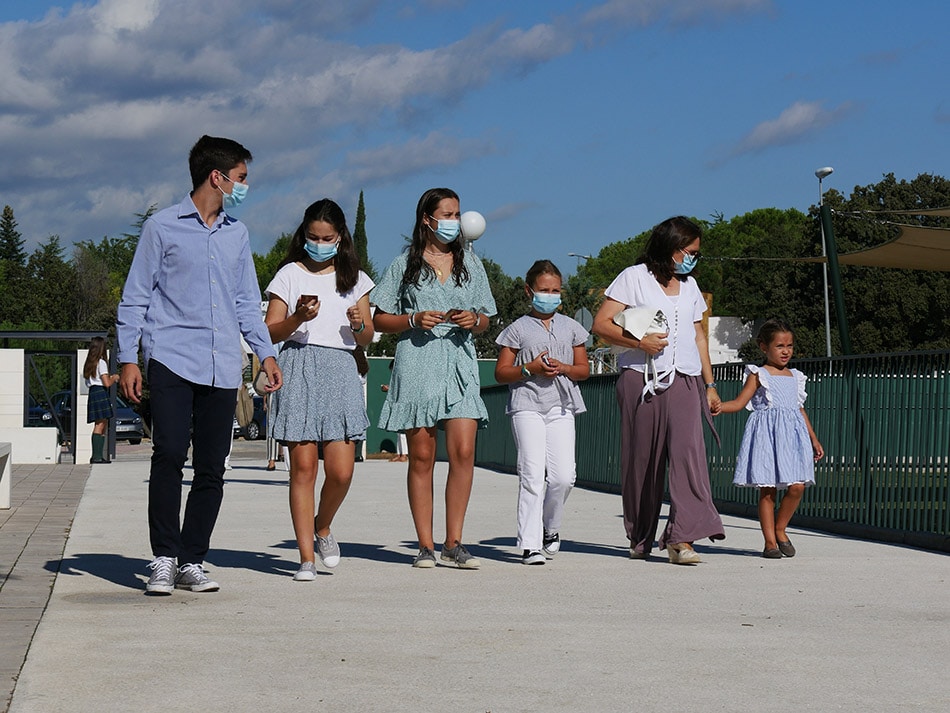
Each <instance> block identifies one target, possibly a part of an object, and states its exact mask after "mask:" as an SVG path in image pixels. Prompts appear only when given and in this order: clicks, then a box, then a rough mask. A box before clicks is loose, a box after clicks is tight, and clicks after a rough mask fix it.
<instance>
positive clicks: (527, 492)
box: [511, 406, 576, 550]
mask: <svg viewBox="0 0 950 713" xmlns="http://www.w3.org/2000/svg"><path fill="white" fill-rule="evenodd" d="M511 430H512V432H513V433H514V436H515V445H516V446H517V447H518V479H519V481H520V485H519V488H518V548H519V549H522V550H540V549H541V544H542V539H543V537H544V531H545V530H547V531H548V532H558V531H559V530H560V528H561V517H562V515H563V514H564V503H565V502H567V496H568V495H570V494H571V488H573V487H574V479H575V477H576V468H575V464H574V413H573V412H572V411H566V410H564V409H562V408H561V407H560V406H558V407H556V408H553V409H551V410H550V411H548V412H547V413H539V412H537V411H516V412H514V413H513V414H511ZM545 474H546V475H547V477H545Z"/></svg>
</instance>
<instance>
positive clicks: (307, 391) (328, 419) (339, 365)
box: [268, 342, 369, 443]
mask: <svg viewBox="0 0 950 713" xmlns="http://www.w3.org/2000/svg"><path fill="white" fill-rule="evenodd" d="M277 363H278V364H279V365H280V370H281V372H283V376H284V384H283V386H281V387H280V390H279V391H277V392H276V393H275V394H274V401H273V411H272V413H271V414H269V416H270V418H268V428H269V431H270V432H269V434H268V435H269V436H270V437H271V438H275V439H277V440H278V441H285V442H289V443H297V442H301V441H316V442H324V441H362V440H365V438H366V429H367V428H368V427H369V419H368V418H367V417H366V401H365V399H364V397H363V381H362V379H360V375H359V373H358V372H357V371H356V360H355V359H353V355H352V353H350V352H349V351H347V350H345V349H332V348H330V347H321V346H317V345H314V344H300V343H299V342H286V343H285V344H284V347H283V349H281V351H280V355H279V356H278V357H277Z"/></svg>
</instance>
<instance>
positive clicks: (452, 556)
mask: <svg viewBox="0 0 950 713" xmlns="http://www.w3.org/2000/svg"><path fill="white" fill-rule="evenodd" d="M442 561H443V562H454V563H455V566H456V567H458V568H459V569H478V568H479V567H481V566H482V563H481V562H479V561H478V559H476V558H475V557H473V556H472V553H471V552H469V551H468V550H467V549H465V545H463V544H462V543H461V542H459V541H458V540H456V541H455V547H449V548H446V547H443V548H442Z"/></svg>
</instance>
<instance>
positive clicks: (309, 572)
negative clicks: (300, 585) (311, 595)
mask: <svg viewBox="0 0 950 713" xmlns="http://www.w3.org/2000/svg"><path fill="white" fill-rule="evenodd" d="M316 577H317V565H315V564H314V563H313V562H302V563H301V564H300V569H298V570H297V571H296V573H295V574H294V581H295V582H312V581H313V580H314V579H316Z"/></svg>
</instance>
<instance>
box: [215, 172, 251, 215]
mask: <svg viewBox="0 0 950 713" xmlns="http://www.w3.org/2000/svg"><path fill="white" fill-rule="evenodd" d="M219 173H220V174H221V177H222V178H224V180H225V181H228V182H229V183H233V184H234V187H233V188H232V189H231V192H230V193H225V192H224V191H221V189H220V188H218V190H219V191H221V193H222V194H223V195H224V202H223V206H224V209H225V210H229V209H231V208H237V207H238V206H239V205H241V203H243V202H244V199H245V198H246V197H247V188H248V186H247V184H246V183H238V182H237V181H232V180H231V179H230V178H228V174H226V173H225V172H224V171H219Z"/></svg>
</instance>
